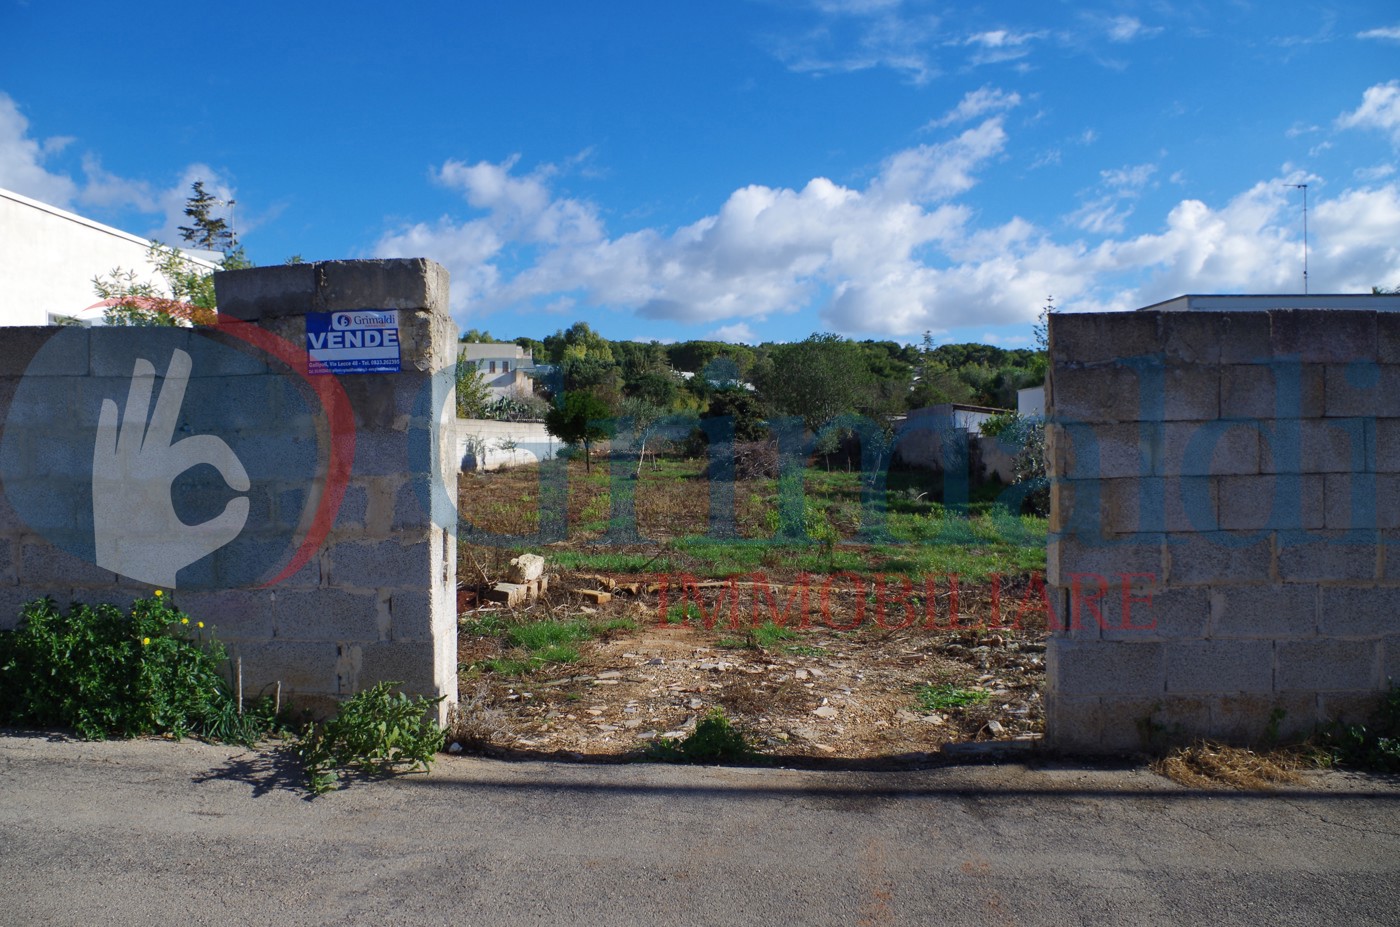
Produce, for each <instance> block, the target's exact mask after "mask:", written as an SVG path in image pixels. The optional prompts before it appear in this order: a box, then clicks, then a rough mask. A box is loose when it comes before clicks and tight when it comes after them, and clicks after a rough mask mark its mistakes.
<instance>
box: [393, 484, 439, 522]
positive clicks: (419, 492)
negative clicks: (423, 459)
mask: <svg viewBox="0 0 1400 927" xmlns="http://www.w3.org/2000/svg"><path fill="white" fill-rule="evenodd" d="M431 508H432V479H431V477H428V476H426V475H423V476H415V477H413V478H411V479H409V480H406V481H404V483H403V484H402V485H401V486H399V488H398V490H397V491H396V492H395V494H394V517H393V522H392V528H393V530H394V531H402V530H403V529H405V528H418V529H421V528H423V527H425V526H427V525H428V524H430V523H431V522H432V519H431V517H430V516H429V510H430V509H431Z"/></svg>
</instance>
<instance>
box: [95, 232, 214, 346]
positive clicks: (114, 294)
mask: <svg viewBox="0 0 1400 927" xmlns="http://www.w3.org/2000/svg"><path fill="white" fill-rule="evenodd" d="M146 260H147V261H149V262H150V264H151V266H152V267H154V268H155V270H156V273H158V274H160V276H161V277H162V278H163V279H164V280H165V286H166V289H167V290H169V295H168V296H167V295H166V294H165V293H163V292H161V291H160V289H158V288H157V287H156V286H155V285H154V284H152V283H147V282H144V281H141V280H138V279H137V273H136V271H134V270H122V269H121V268H120V267H118V268H115V269H114V270H112V272H111V273H109V274H107V275H106V276H100V277H94V278H93V280H92V288H93V292H95V293H96V294H97V296H98V298H99V299H103V300H116V302H115V303H114V304H113V305H110V306H108V307H106V308H105V309H104V310H103V312H102V320H103V321H104V322H106V323H107V324H108V325H118V326H130V325H153V326H177V325H212V324H213V323H214V319H215V315H216V313H215V309H214V275H213V274H211V273H209V272H208V271H207V270H205V269H204V268H203V267H200V266H199V265H197V264H195V263H194V262H192V261H191V260H190V259H189V258H187V257H186V256H185V255H184V254H182V253H181V252H179V251H177V250H175V249H174V248H171V247H170V246H168V245H163V244H161V243H160V242H158V241H152V242H151V244H150V247H149V248H147V249H146Z"/></svg>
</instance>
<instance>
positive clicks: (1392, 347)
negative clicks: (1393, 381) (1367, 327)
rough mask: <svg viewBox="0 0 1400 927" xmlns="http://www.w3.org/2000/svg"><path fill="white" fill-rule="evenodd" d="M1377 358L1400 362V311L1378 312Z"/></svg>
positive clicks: (1385, 361)
mask: <svg viewBox="0 0 1400 927" xmlns="http://www.w3.org/2000/svg"><path fill="white" fill-rule="evenodd" d="M1376 351H1377V353H1376V360H1378V361H1380V362H1381V363H1382V364H1400V313H1396V312H1377V313H1376Z"/></svg>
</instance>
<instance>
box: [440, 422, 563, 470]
mask: <svg viewBox="0 0 1400 927" xmlns="http://www.w3.org/2000/svg"><path fill="white" fill-rule="evenodd" d="M473 436H474V437H476V438H479V439H480V440H482V441H484V442H485V444H486V450H485V453H483V454H482V455H481V457H480V458H475V457H472V456H471V455H470V454H469V451H470V448H469V447H468V444H469V443H470V442H469V441H468V439H469V438H470V437H473ZM502 439H510V440H513V441H515V442H516V444H517V445H518V446H517V447H516V449H515V451H514V452H511V451H503V450H501V448H500V446H499V445H500V441H501V440H502ZM561 447H563V445H562V444H560V442H559V440H558V439H557V438H555V437H554V436H553V435H551V434H550V433H549V430H548V429H546V428H545V427H544V423H543V422H498V421H495V420H494V419H481V418H459V419H457V459H458V460H459V461H461V466H462V469H463V470H497V469H499V468H501V467H517V466H519V465H521V464H527V463H539V462H540V461H541V460H543V459H545V457H546V456H550V457H552V456H554V455H555V454H557V453H559V449H560V448H561ZM469 457H471V459H468V458H469Z"/></svg>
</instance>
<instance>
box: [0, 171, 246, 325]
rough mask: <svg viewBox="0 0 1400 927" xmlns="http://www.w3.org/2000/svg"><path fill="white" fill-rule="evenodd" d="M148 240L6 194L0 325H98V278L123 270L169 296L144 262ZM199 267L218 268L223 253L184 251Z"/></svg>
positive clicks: (0, 242) (0, 204)
mask: <svg viewBox="0 0 1400 927" xmlns="http://www.w3.org/2000/svg"><path fill="white" fill-rule="evenodd" d="M150 244H151V243H150V242H149V241H147V240H146V239H144V238H141V237H140V236H138V235H132V234H131V233H129V232H123V231H122V230H121V229H114V228H112V227H111V226H109V225H103V224H102V223H100V222H94V221H93V220H92V219H85V218H83V217H82V216H79V215H76V214H75V213H71V212H68V211H67V210H64V209H59V208H58V207H57V206H50V205H48V204H47V203H41V202H39V201H38V200H32V199H30V198H29V197H27V196H21V195H20V194H18V193H14V192H12V191H10V190H4V189H0V325H54V324H58V323H59V322H61V321H65V320H66V321H70V322H71V321H73V320H76V321H78V322H80V323H83V324H90V323H92V322H100V321H101V320H102V310H100V309H92V310H89V309H88V307H89V306H91V305H93V304H94V303H96V302H97V294H96V293H95V292H94V291H93V286H92V281H93V278H94V277H100V276H103V275H106V274H109V273H111V272H112V271H113V270H115V269H117V268H121V269H122V270H123V271H135V273H136V280H137V282H146V283H150V284H151V285H153V286H154V287H155V288H156V289H157V290H158V291H160V292H162V293H165V294H167V295H169V289H168V288H167V287H166V285H165V280H164V278H162V277H161V276H160V274H158V273H157V272H156V270H155V268H154V267H152V266H151V262H150V261H149V260H147V258H146V252H147V249H149V248H150ZM182 254H184V256H185V257H186V258H187V259H188V260H189V262H190V263H191V264H193V265H194V266H195V267H199V268H204V269H207V270H210V271H215V270H218V269H219V263H218V262H219V260H220V259H221V257H222V256H221V255H219V254H216V253H214V252H209V251H182Z"/></svg>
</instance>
